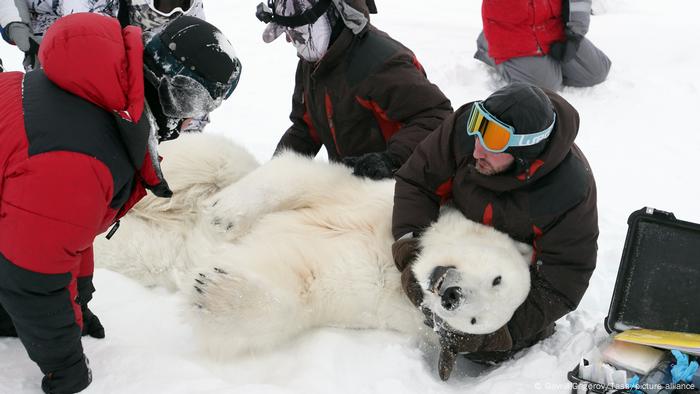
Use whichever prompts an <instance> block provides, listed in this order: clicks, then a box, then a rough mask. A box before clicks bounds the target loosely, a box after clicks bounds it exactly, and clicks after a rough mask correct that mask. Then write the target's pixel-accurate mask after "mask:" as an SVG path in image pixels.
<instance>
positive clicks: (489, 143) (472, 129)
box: [467, 103, 512, 152]
mask: <svg viewBox="0 0 700 394" xmlns="http://www.w3.org/2000/svg"><path fill="white" fill-rule="evenodd" d="M480 104H481V103H474V106H473V107H472V111H471V114H470V116H469V121H468V122H467V133H468V134H469V135H475V134H478V135H479V136H480V137H481V138H480V139H481V142H482V144H483V145H484V147H485V148H486V149H488V150H490V151H493V152H502V151H504V150H505V149H506V148H507V147H508V141H510V138H511V136H512V132H511V131H510V130H509V129H508V128H506V127H505V126H504V125H501V124H500V123H499V122H496V121H494V120H492V119H489V117H488V115H486V113H485V112H486V111H485V110H483V109H482V108H481V105H480Z"/></svg>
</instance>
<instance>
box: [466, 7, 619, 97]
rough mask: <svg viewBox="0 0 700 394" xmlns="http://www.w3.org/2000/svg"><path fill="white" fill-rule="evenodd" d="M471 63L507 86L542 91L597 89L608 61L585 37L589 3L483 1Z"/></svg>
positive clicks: (588, 18)
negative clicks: (534, 87) (522, 85)
mask: <svg viewBox="0 0 700 394" xmlns="http://www.w3.org/2000/svg"><path fill="white" fill-rule="evenodd" d="M481 13H482V18H483V20H484V31H483V32H482V33H481V34H480V35H479V38H478V39H477V41H476V45H477V51H476V54H474V57H475V58H476V59H479V60H481V61H482V62H484V63H486V64H488V65H489V66H492V67H495V68H496V71H497V72H498V73H499V74H500V75H501V76H502V77H503V78H504V79H505V80H506V81H507V82H527V83H531V84H533V85H537V86H539V87H541V88H546V89H552V90H559V89H561V88H562V86H578V87H586V86H593V85H597V84H599V83H601V82H603V81H605V78H607V76H608V72H609V71H610V65H611V62H610V59H608V57H607V56H606V55H605V53H603V51H601V50H600V49H598V48H597V47H596V46H595V45H593V43H592V42H591V41H589V40H588V39H587V38H586V37H585V36H586V33H587V32H588V26H589V25H590V22H591V0H535V1H529V2H527V1H522V0H507V1H503V0H483V3H482V8H481Z"/></svg>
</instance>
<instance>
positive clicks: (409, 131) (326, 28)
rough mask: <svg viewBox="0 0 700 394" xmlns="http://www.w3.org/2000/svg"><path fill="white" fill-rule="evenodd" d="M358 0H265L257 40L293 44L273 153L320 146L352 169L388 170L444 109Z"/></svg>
mask: <svg viewBox="0 0 700 394" xmlns="http://www.w3.org/2000/svg"><path fill="white" fill-rule="evenodd" d="M370 11H373V12H374V11H375V10H374V2H373V1H366V0H274V1H273V0H269V1H268V4H267V6H266V5H265V4H263V3H260V5H258V12H257V17H258V19H260V20H261V21H263V22H265V23H268V26H267V28H266V29H265V32H264V33H263V40H264V41H265V42H268V43H269V42H272V41H273V40H275V39H276V38H277V37H279V36H280V35H282V34H285V35H286V37H287V41H288V42H291V43H292V44H293V45H294V46H295V47H296V49H297V54H298V56H299V58H300V60H299V63H298V65H297V72H296V85H295V87H294V95H293V96H292V112H291V115H290V119H291V120H292V126H291V127H290V128H289V129H288V130H287V131H286V133H285V134H284V135H283V136H282V138H281V139H280V141H279V143H278V145H277V149H276V152H275V153H279V152H281V151H283V150H293V151H295V152H299V153H301V154H304V155H309V156H316V154H317V153H318V151H319V150H320V149H321V146H324V147H325V148H326V150H327V152H328V158H329V159H330V160H332V161H343V162H344V163H345V164H346V165H348V166H350V167H352V168H353V170H354V171H353V172H354V173H355V175H358V176H366V177H369V178H373V179H382V178H390V177H392V176H393V173H394V171H395V170H396V169H397V168H399V167H400V166H401V164H403V163H404V161H406V159H407V158H408V156H409V155H410V154H411V152H412V151H413V149H414V148H415V146H416V145H417V144H418V143H419V142H420V141H421V140H423V138H425V137H426V136H427V135H428V134H429V133H430V132H431V131H433V130H434V129H435V128H437V127H438V126H439V125H440V123H441V122H442V121H443V120H444V119H445V118H446V117H447V116H449V115H450V114H451V113H452V106H451V105H450V101H449V100H448V99H447V98H446V97H445V95H444V94H443V93H442V92H441V91H440V89H439V88H438V87H437V86H435V85H434V84H432V83H430V81H428V78H427V77H426V75H425V71H424V70H423V67H422V66H421V65H420V63H419V62H418V60H417V59H416V56H415V55H414V54H413V53H412V52H411V51H410V50H409V49H408V48H406V47H404V46H403V45H402V44H401V43H399V42H398V41H396V40H394V39H392V38H391V37H389V36H388V35H387V34H386V33H384V32H382V31H380V30H378V29H376V28H375V27H374V26H372V25H371V24H370V23H369V13H370Z"/></svg>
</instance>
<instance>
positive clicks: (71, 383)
mask: <svg viewBox="0 0 700 394" xmlns="http://www.w3.org/2000/svg"><path fill="white" fill-rule="evenodd" d="M90 382H92V371H90V363H89V362H88V359H87V357H85V356H83V358H81V359H80V361H78V362H77V363H75V364H74V365H72V366H70V367H68V368H65V369H61V370H59V371H53V372H48V373H47V374H46V375H44V378H43V379H42V380H41V389H42V390H44V392H45V393H46V394H71V393H77V392H79V391H82V390H84V389H85V388H86V387H87V386H89V385H90Z"/></svg>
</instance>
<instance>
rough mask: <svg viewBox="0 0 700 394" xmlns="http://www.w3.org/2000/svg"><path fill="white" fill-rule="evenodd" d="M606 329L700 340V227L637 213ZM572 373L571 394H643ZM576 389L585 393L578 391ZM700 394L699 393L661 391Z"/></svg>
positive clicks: (652, 213)
mask: <svg viewBox="0 0 700 394" xmlns="http://www.w3.org/2000/svg"><path fill="white" fill-rule="evenodd" d="M627 224H628V226H629V227H628V230H627V237H626V239H625V245H624V249H623V251H622V259H621V261H620V267H619V269H618V273H617V279H616V281H615V288H614V291H613V295H612V299H611V300H610V309H609V311H608V316H607V317H606V318H605V329H606V330H607V331H608V332H609V333H611V334H614V333H618V332H622V331H625V330H628V329H633V328H645V329H653V330H664V331H677V332H686V333H694V334H700V224H697V223H691V222H686V221H682V220H678V219H676V217H675V216H674V215H673V213H670V212H665V211H660V210H657V209H654V208H643V209H640V210H638V211H635V212H633V213H632V214H631V215H630V216H629V219H628V220H627ZM578 370H579V366H578V365H577V366H576V367H575V368H574V369H573V370H572V371H570V372H569V373H568V376H567V377H568V379H569V381H570V382H572V383H574V388H573V389H572V393H581V392H586V393H644V390H639V389H637V390H634V389H615V388H614V387H609V386H605V385H602V384H600V383H597V382H591V381H588V380H584V379H581V378H580V377H579V373H578V372H579V371H578ZM577 386H578V387H579V388H580V387H585V388H586V389H585V390H583V391H581V390H578V391H577ZM672 392H677V393H680V392H684V393H690V392H700V391H695V390H690V391H688V390H685V391H683V390H675V391H668V390H667V391H662V393H672Z"/></svg>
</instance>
